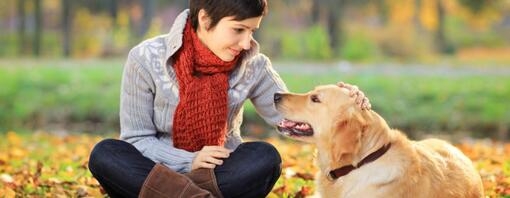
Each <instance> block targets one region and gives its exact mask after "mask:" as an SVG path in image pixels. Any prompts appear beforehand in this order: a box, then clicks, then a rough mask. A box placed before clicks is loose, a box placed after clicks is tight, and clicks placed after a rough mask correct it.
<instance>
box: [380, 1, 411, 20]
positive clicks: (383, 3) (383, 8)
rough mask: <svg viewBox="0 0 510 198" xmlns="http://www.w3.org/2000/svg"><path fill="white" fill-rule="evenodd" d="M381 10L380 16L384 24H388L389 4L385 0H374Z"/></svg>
mask: <svg viewBox="0 0 510 198" xmlns="http://www.w3.org/2000/svg"><path fill="white" fill-rule="evenodd" d="M374 1H375V3H376V6H377V9H378V10H379V13H380V14H379V16H380V17H381V22H382V24H386V23H387V21H388V5H387V2H386V1H385V0H374ZM417 1H419V0H417Z"/></svg>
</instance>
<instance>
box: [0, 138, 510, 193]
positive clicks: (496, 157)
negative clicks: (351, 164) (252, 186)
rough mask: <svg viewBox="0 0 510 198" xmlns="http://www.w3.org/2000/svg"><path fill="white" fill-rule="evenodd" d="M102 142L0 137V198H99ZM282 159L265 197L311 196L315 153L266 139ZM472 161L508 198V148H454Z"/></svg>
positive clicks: (487, 183)
mask: <svg viewBox="0 0 510 198" xmlns="http://www.w3.org/2000/svg"><path fill="white" fill-rule="evenodd" d="M102 138H104V137H99V136H91V135H51V134H48V133H42V132H37V133H34V134H21V135H19V134H17V133H15V132H8V133H6V134H2V135H0V149H1V151H2V152H0V197H104V196H106V195H105V194H104V191H103V190H102V189H101V187H100V185H99V184H98V182H97V181H96V180H95V179H94V178H93V177H92V175H91V174H90V172H89V171H88V168H87V162H88V161H87V160H88V156H89V153H90V150H91V149H92V147H93V146H94V144H95V143H97V142H99V141H100V140H101V139H102ZM267 141H268V142H270V143H271V144H273V145H275V146H276V147H277V148H278V150H279V151H280V153H281V155H282V158H283V164H282V167H283V170H282V175H281V177H280V179H279V180H278V182H277V183H276V185H275V186H274V188H273V191H272V192H271V194H270V195H269V197H306V196H309V195H312V194H313V193H314V191H315V187H314V185H315V184H314V181H313V180H314V174H315V172H316V171H317V168H316V167H315V166H314V163H313V157H314V152H315V148H314V146H312V145H309V144H302V143H299V142H294V141H291V140H288V139H282V138H269V139H267ZM456 146H457V147H458V148H460V149H461V150H462V151H463V152H464V153H465V154H466V155H467V156H468V157H469V158H471V159H472V160H473V161H474V163H475V165H476V168H477V169H478V170H479V172H480V175H481V176H482V179H483V184H484V187H485V192H486V195H487V197H507V196H510V155H509V153H510V144H508V143H498V142H494V141H491V140H476V141H469V142H468V141H466V142H463V143H461V144H457V145H456Z"/></svg>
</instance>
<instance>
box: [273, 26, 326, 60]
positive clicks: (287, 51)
mask: <svg viewBox="0 0 510 198" xmlns="http://www.w3.org/2000/svg"><path fill="white" fill-rule="evenodd" d="M282 35H284V36H283V37H282V38H281V47H282V48H281V51H282V52H281V55H282V58H283V59H294V60H295V59H301V60H303V59H304V60H327V59H330V58H332V55H333V53H332V49H331V47H330V46H329V38H328V36H327V33H326V31H325V30H324V28H322V27H321V26H313V27H310V28H308V29H306V30H305V31H302V32H288V33H285V34H282Z"/></svg>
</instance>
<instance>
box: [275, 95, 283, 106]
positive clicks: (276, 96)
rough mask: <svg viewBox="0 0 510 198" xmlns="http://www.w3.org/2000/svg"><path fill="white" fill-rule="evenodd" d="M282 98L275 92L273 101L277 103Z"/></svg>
mask: <svg viewBox="0 0 510 198" xmlns="http://www.w3.org/2000/svg"><path fill="white" fill-rule="evenodd" d="M281 100H282V94H280V93H275V94H274V103H275V104H276V103H279V102H280V101H281Z"/></svg>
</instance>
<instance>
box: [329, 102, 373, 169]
mask: <svg viewBox="0 0 510 198" xmlns="http://www.w3.org/2000/svg"><path fill="white" fill-rule="evenodd" d="M348 114H349V113H348ZM339 117H340V118H339V119H338V120H337V122H336V124H335V126H334V127H336V128H335V130H334V134H333V137H332V141H334V142H333V143H332V145H333V146H332V153H331V157H332V158H333V161H340V160H345V159H342V158H345V157H347V156H351V157H352V154H354V153H356V152H358V150H359V149H360V146H361V144H360V141H361V136H362V133H363V130H364V127H365V123H366V120H365V119H364V118H363V117H362V116H361V115H360V114H359V113H358V112H356V111H354V112H352V113H351V114H350V115H346V114H344V115H343V116H339Z"/></svg>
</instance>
